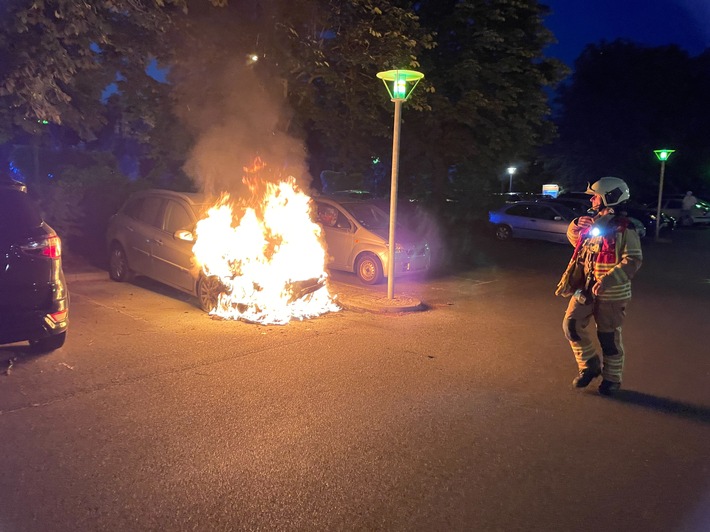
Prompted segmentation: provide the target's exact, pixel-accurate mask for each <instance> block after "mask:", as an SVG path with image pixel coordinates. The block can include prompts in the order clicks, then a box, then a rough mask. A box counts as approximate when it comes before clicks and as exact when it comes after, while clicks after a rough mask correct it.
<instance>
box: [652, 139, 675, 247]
mask: <svg viewBox="0 0 710 532" xmlns="http://www.w3.org/2000/svg"><path fill="white" fill-rule="evenodd" d="M674 151H675V150H653V153H655V154H656V157H658V160H659V161H661V179H660V182H659V184H658V205H657V207H656V240H658V235H659V233H660V231H661V200H662V198H663V176H664V175H665V173H666V161H667V160H668V159H669V158H670V156H671V154H672V153H673V152H674Z"/></svg>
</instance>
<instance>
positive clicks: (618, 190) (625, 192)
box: [586, 177, 631, 207]
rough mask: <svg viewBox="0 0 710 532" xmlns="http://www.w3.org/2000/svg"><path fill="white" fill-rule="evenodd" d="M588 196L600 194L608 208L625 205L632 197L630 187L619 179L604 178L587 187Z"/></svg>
mask: <svg viewBox="0 0 710 532" xmlns="http://www.w3.org/2000/svg"><path fill="white" fill-rule="evenodd" d="M586 192H587V194H599V195H600V196H601V198H602V201H603V202H604V205H605V206H606V207H611V206H612V205H618V204H619V203H623V202H625V201H626V200H628V199H629V198H630V197H631V194H630V193H629V186H628V185H627V184H626V182H625V181H624V180H623V179H619V178H618V177H602V178H601V179H600V180H599V181H597V182H595V183H594V184H592V185H587V190H586Z"/></svg>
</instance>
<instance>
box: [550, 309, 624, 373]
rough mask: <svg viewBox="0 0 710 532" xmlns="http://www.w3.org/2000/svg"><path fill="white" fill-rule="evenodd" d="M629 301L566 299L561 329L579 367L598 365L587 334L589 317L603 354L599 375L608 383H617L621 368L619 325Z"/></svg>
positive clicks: (622, 355) (622, 365) (597, 359)
mask: <svg viewBox="0 0 710 532" xmlns="http://www.w3.org/2000/svg"><path fill="white" fill-rule="evenodd" d="M628 303H629V300H628V299H625V300H621V301H599V300H598V299H596V298H595V299H594V300H593V301H592V302H591V303H588V304H586V305H585V304H582V303H580V302H578V301H577V300H576V299H575V298H574V297H572V298H570V302H569V305H568V306H567V312H565V318H564V320H563V322H562V329H563V330H564V332H565V336H566V337H567V340H569V344H570V346H571V347H572V352H573V353H574V358H575V359H576V361H577V366H578V367H579V370H580V371H581V370H583V369H585V368H592V369H594V368H599V367H600V361H599V357H598V356H597V354H596V348H595V346H594V343H593V340H592V338H591V335H590V333H589V331H588V326H589V322H590V321H591V319H592V318H594V321H595V323H596V327H597V338H598V339H599V344H600V345H601V348H602V354H603V355H604V364H603V366H602V367H601V370H602V377H603V378H604V379H606V380H608V381H611V382H621V376H622V373H623V371H624V346H623V344H622V342H621V327H622V325H623V323H624V318H625V317H626V306H627V305H628Z"/></svg>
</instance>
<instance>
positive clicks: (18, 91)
mask: <svg viewBox="0 0 710 532" xmlns="http://www.w3.org/2000/svg"><path fill="white" fill-rule="evenodd" d="M185 7H186V6H185V0H92V1H91V2H88V1H83V0H82V1H75V0H8V1H6V2H3V3H2V7H0V9H1V10H2V11H1V12H0V29H1V32H0V35H1V36H2V37H0V59H1V60H0V64H1V65H2V67H1V68H2V72H1V74H2V78H1V79H2V81H1V82H0V97H1V98H2V99H3V101H4V102H3V103H5V105H6V106H7V107H9V108H11V109H13V110H14V113H13V118H14V123H15V125H19V126H22V127H23V128H24V129H25V130H27V131H30V132H36V129H37V121H38V120H39V121H47V122H50V123H54V124H66V125H67V126H68V127H71V128H73V129H75V130H76V131H78V132H80V133H81V134H82V136H84V137H91V136H92V135H93V133H95V131H96V130H97V129H98V128H99V127H100V126H101V125H102V123H103V112H102V109H101V107H100V106H101V93H102V91H103V90H104V89H105V87H106V86H107V85H108V83H110V82H111V81H113V79H114V78H115V76H116V75H117V73H118V74H119V75H120V76H122V77H123V78H124V79H125V78H128V77H129V76H134V75H136V74H138V75H140V76H142V77H144V76H145V67H146V66H147V64H148V62H149V60H150V57H151V54H153V53H155V47H156V46H157V45H158V44H159V43H160V35H161V34H162V33H164V31H165V30H166V29H167V27H168V26H169V24H170V20H171V14H172V13H173V12H174V11H176V10H178V9H184V8H185Z"/></svg>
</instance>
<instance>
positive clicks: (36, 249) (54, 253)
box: [21, 235, 62, 259]
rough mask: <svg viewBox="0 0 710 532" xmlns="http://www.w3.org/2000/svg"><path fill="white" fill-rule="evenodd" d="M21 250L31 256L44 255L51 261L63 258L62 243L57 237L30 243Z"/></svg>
mask: <svg viewBox="0 0 710 532" xmlns="http://www.w3.org/2000/svg"><path fill="white" fill-rule="evenodd" d="M21 248H22V251H24V252H25V253H27V254H29V255H42V256H44V257H49V258H50V259H58V258H59V257H61V256H62V241H61V240H60V239H59V237H58V236H57V235H52V236H48V237H47V238H43V239H41V240H34V241H32V242H28V243H27V244H24V245H23V246H21Z"/></svg>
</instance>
